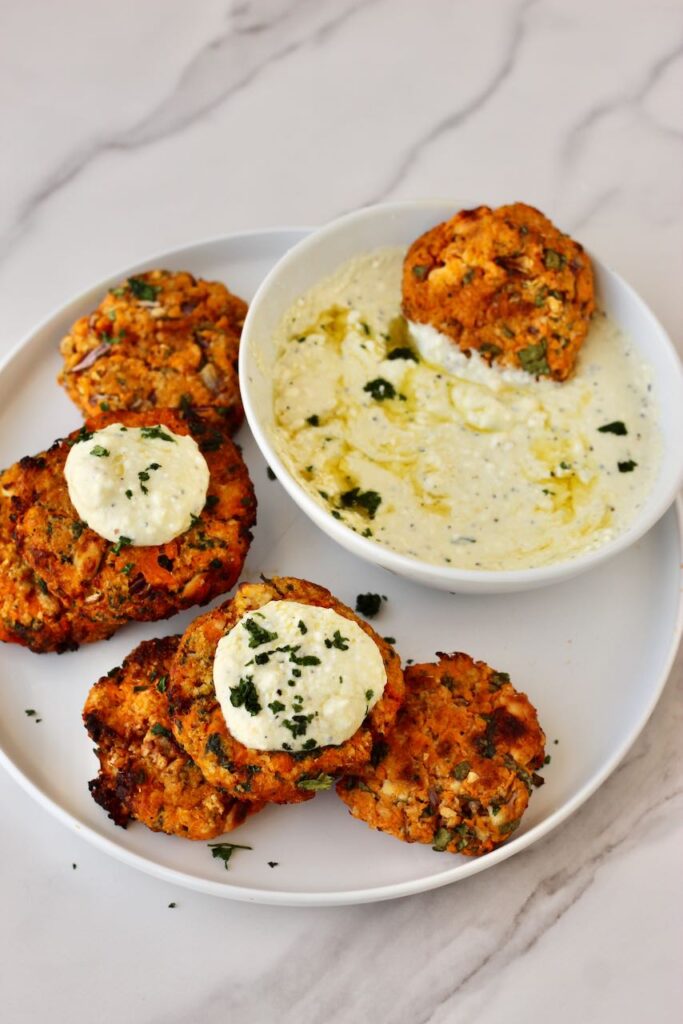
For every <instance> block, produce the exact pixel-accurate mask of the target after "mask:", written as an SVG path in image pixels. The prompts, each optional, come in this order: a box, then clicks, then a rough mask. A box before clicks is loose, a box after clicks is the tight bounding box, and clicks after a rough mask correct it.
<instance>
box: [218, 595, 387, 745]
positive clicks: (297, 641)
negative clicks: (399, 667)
mask: <svg viewBox="0 0 683 1024" xmlns="http://www.w3.org/2000/svg"><path fill="white" fill-rule="evenodd" d="M213 681H214V686H215V688H216V697H217V699H218V702H219V704H220V706H221V710H222V712H223V717H224V718H225V723H226V725H227V727H228V730H229V731H230V733H231V735H232V736H234V738H235V739H236V740H238V741H239V742H240V743H243V744H244V746H245V747H251V748H252V749H254V750H291V751H293V752H295V751H300V750H314V749H316V748H318V747H324V746H328V745H333V746H338V745H339V744H340V743H343V742H344V741H345V740H348V739H349V738H350V737H351V736H353V734H354V733H355V732H356V731H357V730H358V729H359V727H360V726H361V724H362V722H363V719H364V718H365V716H366V715H367V714H368V712H369V711H371V710H372V708H373V707H374V706H375V704H376V703H377V701H378V700H379V699H380V697H381V696H382V693H383V692H384V687H385V686H386V681H387V675H386V669H385V667H384V662H383V660H382V655H381V653H380V651H379V648H378V647H377V644H376V643H375V642H374V641H373V640H371V639H370V637H369V636H368V635H367V633H365V632H364V631H363V630H362V629H361V628H360V626H358V625H357V624H356V623H355V622H353V621H352V620H350V619H346V618H344V616H343V615H339V614H338V613H337V612H335V611H333V610H332V609H331V608H319V607H318V606H317V605H310V604H301V603H299V602H298V601H269V602H268V603H267V604H264V605H263V606H262V607H261V608H259V609H258V611H255V612H249V613H248V614H247V615H244V616H243V617H242V618H241V619H240V620H239V622H237V623H236V625H235V626H233V628H232V629H231V630H230V632H229V633H226V635H225V636H223V637H221V639H220V640H219V642H218V646H217V648H216V655H215V659H214V665H213Z"/></svg>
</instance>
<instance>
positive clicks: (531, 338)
mask: <svg viewBox="0 0 683 1024" xmlns="http://www.w3.org/2000/svg"><path fill="white" fill-rule="evenodd" d="M594 309H595V299H594V289H593V270H592V267H591V263H590V260H589V258H588V256H587V254H586V253H585V252H584V250H583V248H582V247H581V246H580V245H579V244H578V242H575V241H574V240H573V239H571V238H570V237H569V236H568V235H564V234H562V232H560V231H558V229H557V228H556V227H555V226H554V225H553V224H552V223H551V221H549V220H548V218H547V217H545V216H544V215H543V214H542V213H540V211H538V210H536V209H534V207H533V206H526V205H525V204H524V203H514V204H513V205H511V206H500V207H498V209H496V210H492V209H490V207H488V206H479V207H477V208H476V209H475V210H461V211H460V213H457V214H456V215H455V216H454V217H452V218H451V219H450V220H448V221H445V222H444V223H442V224H438V225H437V226H436V227H434V228H432V229H431V230H430V231H427V232H426V233H425V234H424V235H421V236H420V238H418V239H416V241H415V242H413V244H412V245H411V246H410V248H409V250H408V253H407V255H406V258H405V261H404V265H403V312H404V314H405V316H406V318H407V319H408V320H412V321H415V322H417V323H422V324H430V325H431V326H432V327H434V328H435V329H436V330H437V331H440V332H441V333H442V334H445V335H447V336H448V337H449V338H452V339H453V341H454V342H456V343H457V345H458V346H459V348H460V349H461V350H462V351H463V352H464V353H466V354H469V353H470V352H472V351H478V352H479V353H480V355H481V356H482V357H483V358H485V359H486V360H487V361H488V362H493V361H495V362H497V363H500V364H501V365H503V366H510V367H516V368H517V369H520V368H521V369H522V370H526V371H527V372H528V373H530V374H532V375H534V376H537V377H538V376H548V377H553V378H554V379H555V380H565V379H566V378H567V377H568V376H569V375H570V374H571V372H572V370H573V368H574V362H575V360H576V356H577V353H578V351H579V349H580V347H581V345H582V344H583V341H584V339H585V337H586V334H587V333H588V327H589V323H590V317H591V314H592V313H593V310H594Z"/></svg>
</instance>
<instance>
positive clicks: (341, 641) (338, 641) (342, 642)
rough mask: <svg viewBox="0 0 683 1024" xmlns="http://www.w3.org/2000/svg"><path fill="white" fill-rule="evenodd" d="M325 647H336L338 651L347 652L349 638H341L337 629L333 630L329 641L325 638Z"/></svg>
mask: <svg viewBox="0 0 683 1024" xmlns="http://www.w3.org/2000/svg"><path fill="white" fill-rule="evenodd" d="M325 647H328V648H331V647H336V648H337V650H339V651H348V649H349V638H348V637H347V636H342V635H341V633H340V632H339V630H338V629H335V631H334V636H333V637H332V639H331V640H330V639H329V637H326V638H325Z"/></svg>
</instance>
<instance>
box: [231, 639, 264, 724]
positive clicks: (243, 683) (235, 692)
mask: <svg viewBox="0 0 683 1024" xmlns="http://www.w3.org/2000/svg"><path fill="white" fill-rule="evenodd" d="M250 646H251V645H250ZM230 703H231V704H232V706H233V707H234V708H241V707H244V710H245V711H248V712H249V714H250V715H252V716H253V715H258V713H259V711H260V710H261V705H260V703H259V699H258V690H257V689H256V687H255V686H254V677H253V676H244V677H243V678H242V679H240V681H239V683H238V684H237V686H231V687H230Z"/></svg>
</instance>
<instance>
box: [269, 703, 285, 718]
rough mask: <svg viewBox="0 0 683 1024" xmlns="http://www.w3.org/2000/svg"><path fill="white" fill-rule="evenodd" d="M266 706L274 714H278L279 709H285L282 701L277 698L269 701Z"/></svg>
mask: <svg viewBox="0 0 683 1024" xmlns="http://www.w3.org/2000/svg"><path fill="white" fill-rule="evenodd" d="M268 707H269V708H270V710H271V711H272V712H273V714H274V715H279V714H280V712H281V711H284V710H285V705H284V704H283V703H282V701H279V700H274V701H271V703H270V704H269V705H268Z"/></svg>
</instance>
